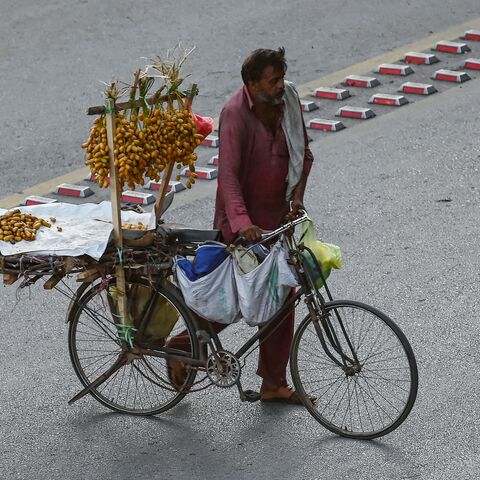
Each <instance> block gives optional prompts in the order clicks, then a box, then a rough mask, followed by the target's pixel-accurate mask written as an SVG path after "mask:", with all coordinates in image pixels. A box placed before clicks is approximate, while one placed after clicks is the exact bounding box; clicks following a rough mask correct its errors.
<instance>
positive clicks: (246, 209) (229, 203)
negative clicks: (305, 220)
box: [214, 86, 313, 243]
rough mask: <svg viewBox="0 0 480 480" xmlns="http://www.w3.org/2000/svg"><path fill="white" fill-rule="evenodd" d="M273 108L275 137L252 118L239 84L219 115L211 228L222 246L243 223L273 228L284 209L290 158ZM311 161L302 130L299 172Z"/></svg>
mask: <svg viewBox="0 0 480 480" xmlns="http://www.w3.org/2000/svg"><path fill="white" fill-rule="evenodd" d="M298 108H300V105H299V107H298ZM278 109H279V115H278V126H277V130H276V133H275V135H274V134H273V133H272V131H271V130H270V129H269V128H267V127H266V126H265V125H264V124H263V123H262V122H261V121H260V120H259V119H258V118H257V117H256V116H255V113H254V104H253V102H252V100H251V98H250V95H249V93H248V90H247V88H246V87H245V86H244V87H242V88H241V89H240V90H239V91H238V92H237V93H235V94H234V95H233V97H232V98H231V99H230V100H229V101H228V102H227V103H226V104H225V106H224V107H223V110H222V112H221V114H220V127H219V132H220V150H219V160H218V164H219V167H218V188H217V198H216V204H215V219H214V227H215V228H218V229H220V230H221V232H222V237H223V241H224V242H225V243H230V242H232V241H233V240H234V239H235V237H236V236H237V233H238V231H239V230H240V229H242V228H243V227H246V226H248V225H257V226H258V227H260V228H262V229H264V230H273V229H275V228H277V227H278V226H279V225H280V224H281V222H282V220H283V218H284V217H285V215H286V214H287V213H288V211H289V203H288V202H287V200H286V198H285V195H286V189H287V175H288V161H289V154H288V148H287V142H286V139H285V133H284V132H283V129H282V127H281V122H282V117H283V106H282V105H280V106H279V107H278ZM304 131H305V126H304ZM312 162H313V155H312V153H311V151H310V149H309V148H308V140H307V135H306V131H305V157H304V167H303V168H304V171H306V172H307V173H308V172H309V171H310V168H311V165H312Z"/></svg>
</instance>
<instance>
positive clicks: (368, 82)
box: [344, 75, 380, 88]
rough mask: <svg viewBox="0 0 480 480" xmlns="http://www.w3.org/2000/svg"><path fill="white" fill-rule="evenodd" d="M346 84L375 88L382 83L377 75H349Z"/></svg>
mask: <svg viewBox="0 0 480 480" xmlns="http://www.w3.org/2000/svg"><path fill="white" fill-rule="evenodd" d="M344 83H345V85H349V86H350V87H361V88H373V87H376V86H377V85H380V82H379V81H378V80H377V79H376V78H375V77H364V76H362V75H349V76H348V77H346V78H345V80H344Z"/></svg>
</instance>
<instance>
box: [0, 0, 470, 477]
mask: <svg viewBox="0 0 480 480" xmlns="http://www.w3.org/2000/svg"><path fill="white" fill-rule="evenodd" d="M317 3H318V2H317ZM340 3H341V2H340ZM412 3H413V2H412ZM303 4H304V5H305V8H304V9H302V11H300V10H299V8H298V6H297V7H295V8H293V7H291V6H289V4H287V2H276V4H275V5H265V6H263V7H258V8H259V9H260V10H259V12H258V15H256V16H255V17H254V16H253V15H252V13H251V11H252V9H251V8H248V5H242V6H241V7H240V6H239V5H238V6H234V5H233V3H232V5H225V4H220V3H218V5H217V4H215V5H210V6H209V8H208V9H205V10H203V12H198V6H197V4H196V3H194V2H177V3H176V5H177V8H176V10H174V9H173V7H169V6H168V4H166V2H165V6H163V5H162V15H163V18H165V17H166V16H167V12H168V10H169V9H171V12H172V15H173V13H174V14H175V15H176V17H175V18H178V19H179V23H178V26H177V27H176V28H174V25H173V23H172V22H169V24H171V26H169V27H168V26H166V28H169V29H171V31H168V32H167V31H165V30H164V29H163V28H162V29H160V28H158V24H159V23H160V22H161V21H162V18H161V16H160V15H159V16H158V18H157V17H156V16H155V15H153V14H152V11H154V10H153V9H154V8H158V7H156V5H155V4H154V2H151V3H150V2H143V3H140V4H138V3H137V4H135V6H130V5H128V6H127V3H126V2H125V3H123V2H116V4H115V5H116V7H115V9H112V8H109V7H111V4H109V3H107V2H105V3H102V5H103V6H102V7H100V6H93V5H94V4H93V2H84V3H81V2H78V3H73V2H72V4H71V5H69V6H68V8H67V6H65V3H64V2H49V3H44V4H43V5H42V7H40V6H39V5H37V6H35V7H31V6H28V3H27V2H24V3H22V2H15V3H13V2H10V3H7V2H2V4H1V6H2V8H5V9H8V11H9V13H10V15H9V16H8V18H9V20H8V21H7V19H6V16H5V15H1V16H0V27H1V28H0V32H1V34H0V35H2V40H3V36H4V35H7V37H6V38H7V39H8V41H2V42H1V44H0V45H1V47H0V68H1V73H2V75H1V76H0V82H1V83H0V87H1V88H0V91H1V92H2V93H1V94H2V99H1V101H2V105H4V106H6V107H7V108H6V109H5V110H4V111H6V112H9V114H8V116H2V121H1V123H0V131H1V133H2V135H1V138H0V147H1V148H0V152H1V153H0V161H1V164H2V166H4V168H6V169H7V174H5V175H3V176H2V178H1V179H0V186H1V189H2V190H1V192H2V196H3V193H5V194H7V193H9V192H13V191H15V188H16V187H15V186H13V180H14V178H17V177H18V176H20V181H21V182H23V183H22V185H31V184H33V183H35V182H36V181H39V180H41V179H46V178H49V176H52V172H53V170H54V168H57V167H58V168H59V169H60V170H62V171H63V172H65V171H68V170H69V169H71V168H77V166H78V162H79V161H80V159H81V153H80V152H79V151H78V148H77V144H78V143H79V142H80V140H81V139H82V138H83V136H84V132H85V131H86V129H87V128H88V127H87V126H86V124H85V119H84V117H82V116H81V114H80V113H79V111H80V110H81V109H79V108H78V105H82V108H83V106H84V104H90V103H92V102H93V103H98V102H97V96H96V95H95V94H94V93H92V92H93V90H94V89H93V88H88V85H94V83H95V82H96V80H97V79H98V78H102V79H105V77H106V75H110V74H111V72H112V71H113V70H115V69H118V68H119V65H121V66H123V67H124V68H125V70H124V72H119V75H121V74H126V73H127V72H128V71H130V70H132V69H133V68H134V67H135V66H136V65H137V63H136V62H135V58H138V57H140V56H141V55H145V54H146V53H145V50H147V49H148V50H149V51H151V52H152V53H156V50H155V47H156V45H157V43H164V42H166V41H169V42H170V43H173V42H175V41H176V40H177V38H178V31H179V30H181V31H185V32H188V35H190V36H191V38H185V37H184V38H185V41H190V40H192V41H194V42H195V43H196V44H197V45H198V46H199V49H198V51H199V53H198V60H195V61H194V63H192V69H193V70H194V71H195V72H196V73H197V71H199V70H200V71H202V72H203V73H200V74H199V75H200V77H199V78H200V79H201V80H203V79H204V80H203V83H204V85H205V87H204V88H203V89H202V92H203V93H204V94H205V98H204V99H203V100H202V99H199V103H200V102H203V103H202V107H203V108H204V109H205V113H211V114H214V113H215V111H216V110H218V108H219V106H220V105H221V103H222V102H223V100H224V97H225V95H228V93H230V92H231V91H232V90H233V89H234V88H235V87H236V85H238V83H237V84H236V85H235V87H234V85H233V84H234V82H236V81H238V80H237V74H236V72H237V71H238V64H239V62H240V59H241V58H242V57H243V55H244V53H246V52H248V51H249V50H250V49H252V48H254V47H256V46H258V45H259V44H260V43H261V44H267V43H268V44H273V45H277V44H284V45H285V46H286V47H287V52H290V53H289V57H290V58H292V59H294V58H297V59H298V60H296V61H294V62H291V63H290V65H291V69H290V72H291V73H290V75H291V77H292V78H294V79H295V80H296V81H297V83H302V82H303V81H307V80H310V79H312V78H315V77H316V76H319V72H315V69H316V68H318V63H316V64H315V67H313V66H312V65H313V63H312V58H313V53H312V52H311V50H313V52H314V54H315V56H316V59H318V58H321V64H322V72H320V75H321V74H322V73H327V72H331V71H334V70H336V69H338V68H341V67H343V66H346V65H348V64H349V63H353V62H357V61H359V60H361V59H364V58H368V57H370V56H371V55H373V54H375V53H381V52H382V51H384V50H388V49H390V48H393V47H396V46H400V45H402V44H404V43H406V42H409V41H412V40H413V39H415V38H422V37H424V36H426V35H427V34H428V31H430V30H432V31H435V30H438V29H443V28H446V27H448V26H450V25H453V24H456V23H461V22H463V21H465V20H468V18H469V17H472V16H473V17H478V16H479V11H478V10H479V9H478V6H477V5H476V3H475V2H456V3H453V2H452V3H450V2H415V4H414V5H408V3H407V2H396V3H395V4H394V5H393V4H392V5H384V4H383V3H381V2H370V3H369V4H368V5H360V4H359V3H358V2H344V3H341V4H340V5H338V4H334V3H333V2H332V3H330V2H324V4H323V5H324V7H323V8H324V9H325V10H321V9H320V7H319V6H318V5H317V4H314V3H313V2H303ZM95 5H96V4H95ZM172 5H173V3H172ZM252 5H253V3H252ZM215 6H217V7H218V8H214V7H215ZM427 7H428V8H427ZM100 8H101V9H102V11H99V10H98V9H100ZM103 13H104V15H103ZM313 13H315V15H314V14H313ZM426 14H428V17H427V18H426V19H425V15H426ZM107 15H108V16H107ZM128 17H130V18H128ZM182 22H184V23H183V25H182ZM355 22H357V23H355ZM166 23H167V22H165V24H166ZM87 25H88V27H87ZM31 26H34V28H30V27H31ZM70 27H74V28H70ZM154 27H155V28H154ZM162 27H163V24H162ZM287 28H289V29H290V30H289V34H288V35H284V32H285V30H286V29H287ZM374 29H378V32H377V35H376V36H375V35H373V34H372V30H374ZM69 31H70V34H69V33H68V32H69ZM72 31H74V32H75V35H73V34H72V33H71V32H72ZM45 32H48V33H45ZM119 32H121V34H120V33H119ZM145 32H152V33H151V35H152V37H153V36H155V38H151V37H149V38H148V41H147V40H146V41H144V42H143V43H142V42H138V38H141V39H142V40H143V39H145V37H146V34H145ZM245 32H254V33H252V34H248V35H245ZM261 32H263V34H262V33H261ZM140 33H141V35H140ZM14 34H15V35H14ZM245 37H246V38H245ZM375 37H379V38H381V40H380V41H379V40H378V38H377V41H375ZM240 38H241V39H242V41H241V42H240V41H239V39H240ZM47 40H48V41H47ZM74 40H75V41H74ZM103 40H106V42H105V43H106V47H105V48H106V50H108V52H106V54H105V55H104V56H103V55H101V54H100V53H99V48H100V47H99V46H100V42H101V41H103ZM307 40H308V42H307ZM313 40H315V41H313ZM312 42H313V43H312ZM145 44H147V45H146V46H145ZM307 44H308V45H309V48H310V47H311V45H310V44H312V45H314V46H315V48H314V49H311V48H310V50H308V52H309V53H308V54H306V53H305V56H304V55H303V52H306V51H307V49H306V48H305V46H306V45H307ZM119 45H121V46H123V48H121V47H120V48H119ZM363 46H364V47H365V48H362V47H363ZM127 47H128V48H127ZM147 47H148V48H147ZM329 49H330V50H329ZM334 53H335V55H334ZM337 53H338V57H337V56H336V55H337ZM19 54H20V56H17V55H19ZM147 54H148V52H147ZM21 58H22V59H23V60H24V61H20V59H21ZM104 58H106V59H107V60H105V59H104ZM125 58H128V59H129V60H128V61H126V62H127V63H122V61H123V62H125ZM63 59H70V63H66V61H64V60H63ZM207 63H208V65H209V67H208V69H205V68H203V70H202V68H201V65H205V64H207ZM217 68H218V71H219V72H222V73H219V74H218V77H215V74H213V72H215V71H217ZM115 71H118V70H115ZM202 75H203V77H202ZM33 76H35V78H36V79H37V81H36V82H32V77H33ZM40 79H41V81H40ZM92 79H95V80H92ZM214 79H216V81H215V82H212V81H211V80H214ZM199 83H200V86H202V81H199ZM212 84H214V86H212ZM69 85H70V89H69V90H68V91H67V87H68V86H69ZM13 86H15V89H18V90H17V91H18V92H19V93H18V94H17V95H16V96H14V95H11V94H10V92H11V90H12V88H13ZM10 87H12V88H10ZM85 92H88V94H87V93H85ZM40 94H41V95H40ZM479 94H480V81H479V80H473V81H471V82H468V83H466V84H465V85H462V86H459V87H457V88H452V89H450V90H448V91H446V92H444V93H442V95H438V96H432V97H431V98H428V99H425V100H423V101H422V102H418V103H415V104H413V105H410V106H409V107H408V108H403V107H402V108H401V109H397V110H395V111H393V112H392V113H389V114H386V115H383V116H382V117H381V119H377V120H376V121H375V122H373V121H372V122H370V121H367V122H364V123H363V124H361V125H359V126H357V127H355V128H352V129H348V130H346V131H344V132H342V134H341V136H340V135H336V134H334V135H332V136H329V137H324V138H322V139H321V140H320V141H316V142H314V143H313V144H312V149H313V152H314V155H315V157H316V163H315V165H314V169H313V171H312V174H311V177H310V182H309V187H308V192H307V198H306V202H307V205H308V207H309V211H310V214H311V216H312V217H313V218H314V219H316V221H317V230H318V232H320V236H321V238H322V239H324V240H325V241H330V242H333V243H336V244H338V245H340V246H341V247H342V250H343V253H344V258H345V266H344V268H343V269H342V270H340V271H338V272H335V273H334V274H333V275H332V277H331V280H330V286H331V288H332V290H333V292H334V295H335V296H336V297H337V298H352V299H356V300H361V301H364V302H366V303H371V304H373V305H375V306H377V307H378V308H380V309H381V310H384V311H385V312H386V313H388V314H389V315H390V316H391V317H392V318H393V319H394V320H395V321H396V322H397V323H398V324H399V325H400V326H401V328H402V329H403V330H404V332H405V333H406V335H407V336H408V338H409V339H410V341H411V343H412V346H413V348H414V351H415V352H416V355H417V360H418V364H419V373H420V390H419V396H418V399H417V403H416V405H415V407H414V410H413V411H412V413H411V415H410V417H409V418H408V419H407V421H406V422H405V423H404V424H403V425H402V426H401V427H400V428H399V429H398V430H397V431H396V432H394V433H392V434H390V435H388V436H387V437H384V438H382V439H379V440H376V441H372V442H358V441H349V440H345V439H342V438H338V437H336V436H335V435H333V434H331V433H330V432H328V431H326V430H325V429H323V428H322V427H321V426H320V425H318V424H317V423H316V422H315V421H314V420H313V419H312V418H311V417H310V416H309V414H308V413H307V412H306V411H304V410H303V409H302V408H282V407H278V406H277V407H272V406H268V407H267V406H265V405H261V404H242V403H241V402H240V401H239V400H238V398H237V396H236V392H235V391H234V390H227V391H221V390H218V389H211V390H209V391H207V392H205V393H200V394H195V395H193V396H192V397H191V398H187V399H186V400H184V401H183V402H182V403H181V404H180V405H179V406H178V407H176V408H175V409H173V410H171V411H170V412H168V413H167V414H165V415H163V416H159V417H156V418H131V417H126V416H121V415H116V414H112V413H110V412H108V411H107V410H105V409H104V408H103V407H102V406H101V405H100V404H97V403H96V402H95V401H94V400H93V399H91V398H85V399H83V400H81V401H79V402H78V403H77V404H75V405H74V406H73V407H69V406H68V405H67V403H66V402H67V400H68V399H69V398H71V396H73V395H74V394H75V393H76V392H77V391H78V389H79V387H80V384H79V382H78V381H77V379H76V378H75V376H74V374H73V371H72V369H71V367H70V365H69V359H68V352H67V348H66V326H65V325H64V323H63V319H64V312H65V310H66V306H67V301H66V300H64V299H63V298H61V297H60V296H59V295H57V294H54V293H52V292H44V291H43V290H42V289H41V286H36V287H33V288H32V289H31V290H30V291H19V292H17V291H16V290H15V287H5V288H2V289H1V290H0V305H2V307H1V312H0V325H1V331H2V336H1V340H0V341H1V344H2V349H1V350H0V365H1V371H2V375H1V376H0V392H1V393H0V406H1V409H0V438H1V439H2V440H1V443H0V465H1V468H0V471H1V472H2V477H3V478H6V479H9V480H10V479H15V480H16V479H28V480H30V479H39V478H49V479H57V478H58V479H78V478H82V479H83V478H84V479H93V478H105V479H117V478H118V479H127V478H135V477H137V478H145V479H150V478H162V479H163V478H172V479H173V478H175V479H190V478H195V479H196V478H198V479H207V478H208V479H219V480H223V479H225V478H229V479H239V480H240V479H242V480H243V479H247V478H254V479H257V478H276V479H277V478H278V479H301V480H303V479H324V478H338V479H350V478H355V479H358V480H363V479H365V480H366V479H371V478H378V479H382V480H383V479H385V480H389V479H407V478H416V479H417V478H418V479H421V480H427V479H436V480H437V479H440V480H443V479H445V480H446V479H452V478H454V479H457V478H458V479H462V480H463V479H473V478H477V477H478V475H479V473H480V467H479V465H478V461H477V458H478V454H479V453H480V452H479V450H480V448H479V441H478V436H479V431H478V424H479V420H480V418H479V413H478V398H479V395H480V391H479V387H478V375H477V373H476V371H477V370H478V368H477V365H478V363H479V361H480V357H479V354H478V353H477V349H478V341H479V339H480V327H479V324H478V321H477V317H478V313H479V307H478V303H477V298H478V295H479V288H478V280H479V273H478V272H479V271H480V270H479V266H480V265H479V263H480V261H479V257H478V254H477V253H478V247H479V242H478V238H479V233H480V232H479V230H480V227H479V225H480V222H479V208H478V207H479V187H478V185H479V176H480V172H479V168H478V164H479V161H480V151H479V148H478V125H477V124H478V108H479V106H478V98H479ZM15 98H16V101H17V102H20V104H21V105H22V108H15V106H16V105H17V103H15ZM54 98H55V99H56V100H57V102H58V103H57V105H58V104H59V105H60V107H59V109H54V108H53V107H52V102H53V99H54ZM41 99H44V100H42V101H41V102H40V100H41ZM37 101H38V102H40V103H38V104H37V103H35V102H37ZM34 105H37V107H36V108H33V106H34ZM27 107H29V108H28V109H27ZM26 111H28V112H29V115H25V112H26ZM55 112H59V113H58V115H55ZM23 126H24V127H25V129H26V130H23ZM26 132H28V134H27V133H26ZM52 132H53V133H52ZM14 140H15V142H17V143H15V142H13V141H14ZM12 142H13V143H12ZM14 146H15V148H18V147H22V148H21V149H20V150H18V151H16V152H14V151H13V148H14ZM62 155H63V157H62ZM12 169H13V172H14V173H15V175H13V174H12ZM8 172H10V173H8ZM58 173H62V172H58ZM173 207H174V208H172V209H171V211H169V213H168V216H169V218H170V219H175V220H176V221H182V222H183V223H186V224H189V225H192V226H199V227H205V226H206V225H209V224H210V222H211V218H212V215H213V197H212V196H211V195H210V196H208V195H203V196H202V195H199V196H198V197H196V198H195V201H194V202H193V203H191V204H185V205H181V206H179V207H175V205H174V206H173ZM246 333H247V329H246V327H241V326H238V327H233V329H232V330H231V331H229V332H227V333H226V335H227V337H226V338H227V341H228V342H232V343H234V344H236V343H238V342H240V339H241V337H242V335H244V334H246ZM254 368H255V358H252V359H251V361H250V362H248V363H247V369H246V372H245V381H244V383H245V385H247V386H250V387H255V386H257V385H258V381H257V379H256V377H255V376H254V374H253V372H254Z"/></svg>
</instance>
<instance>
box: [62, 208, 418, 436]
mask: <svg viewBox="0 0 480 480" xmlns="http://www.w3.org/2000/svg"><path fill="white" fill-rule="evenodd" d="M307 220H309V218H308V216H307V214H306V213H305V212H303V214H302V215H301V216H300V217H299V218H296V219H295V220H292V221H290V222H288V223H286V224H285V225H283V226H281V227H280V228H278V229H277V230H275V231H274V232H271V233H269V234H267V235H265V236H264V237H263V238H262V240H261V241H260V242H259V243H266V242H271V241H272V240H273V239H276V238H279V236H281V235H282V236H283V238H284V242H285V245H286V248H287V249H288V253H289V263H290V265H291V267H292V269H293V270H294V271H295V273H296V276H297V279H298V283H299V285H300V286H299V287H298V289H297V291H296V292H295V293H294V294H293V295H291V296H290V297H289V298H288V299H287V301H286V302H285V304H284V305H283V307H282V308H281V309H280V310H279V311H278V312H277V313H275V314H274V315H273V316H272V317H271V318H270V319H269V320H268V321H267V322H266V323H265V324H264V325H262V326H261V327H260V328H259V330H258V331H256V333H255V334H253V335H252V336H251V337H250V338H249V339H248V340H247V341H246V342H245V343H244V344H243V345H242V346H241V347H240V348H239V349H238V350H237V351H236V352H234V353H232V352H229V351H228V350H226V349H224V348H223V345H222V342H221V340H220V338H219V337H218V335H217V334H216V333H215V331H214V330H213V329H212V328H211V325H210V324H209V323H208V322H204V321H200V320H199V319H198V317H196V315H194V314H193V312H192V311H191V310H190V309H189V308H188V307H187V306H186V304H185V302H184V300H183V297H182V295H181V293H180V291H179V290H178V288H177V287H176V286H175V285H174V284H173V283H172V282H171V280H170V278H171V275H172V265H173V260H172V262H170V263H168V262H166V263H167V264H166V265H165V266H164V269H163V271H162V273H161V274H160V275H156V276H153V277H151V278H148V277H147V276H142V275H138V274H136V273H135V271H133V270H132V271H130V272H129V273H128V274H127V292H126V293H127V298H130V297H129V295H130V294H131V292H133V291H135V289H138V288H144V289H148V291H149V297H148V301H147V302H146V303H145V306H144V308H143V310H142V314H141V315H140V322H139V323H138V324H137V326H136V327H137V331H136V332H135V335H134V337H133V339H132V342H131V343H130V344H129V343H128V342H126V341H125V340H124V339H121V336H120V335H119V331H118V325H117V324H116V322H115V317H116V314H115V302H114V292H115V288H114V287H115V278H114V277H112V276H110V277H108V276H107V277H105V278H101V279H99V280H98V281H97V282H96V283H94V284H91V285H82V286H81V287H80V288H79V290H78V291H77V293H76V294H75V297H74V298H73V299H72V302H71V304H70V307H69V310H68V313H67V322H68V323H69V334H68V343H69V352H70V358H71V360H72V364H73V367H74V370H75V372H76V374H77V376H78V377H79V379H80V381H81V382H82V384H83V385H84V387H85V388H84V389H83V390H82V392H80V393H79V394H78V395H76V396H75V397H74V398H73V399H72V400H71V401H70V403H73V402H74V401H76V400H78V399H79V398H81V397H82V396H84V395H86V394H90V395H92V396H93V397H94V398H96V400H98V401H99V402H100V403H102V404H103V405H105V406H106V407H108V408H110V409H112V410H114V411H118V412H123V413H129V414H133V415H155V414H159V413H162V412H165V411H166V410H168V409H170V408H172V407H173V406H175V405H176V404H177V403H178V402H179V401H180V400H181V399H182V398H184V397H185V395H187V394H188V393H191V392H194V391H198V390H199V389H203V388H207V387H208V386H210V385H217V386H219V387H223V388H228V387H234V386H236V387H237V388H238V390H239V393H240V398H241V399H242V400H243V401H255V400H257V399H258V394H257V395H256V394H255V393H254V392H251V391H244V390H243V388H242V385H241V381H240V379H241V370H242V366H241V359H242V358H243V357H244V356H245V355H246V354H247V352H249V350H250V349H251V348H252V347H253V346H254V344H255V343H256V342H257V340H259V339H261V338H263V336H264V335H265V334H266V332H268V331H271V329H272V328H275V325H277V324H278V322H280V321H281V320H282V318H283V317H284V316H285V313H286V312H287V311H288V310H289V309H290V308H291V307H292V306H294V305H296V304H298V303H299V302H300V301H302V300H303V302H304V303H305V305H306V307H307V310H308V313H307V315H306V316H305V318H304V319H303V321H301V323H300V325H299V326H298V328H297V329H296V332H295V334H294V337H293V342H292V347H291V352H290V369H291V376H292V380H293V384H294V387H295V390H296V392H297V394H298V395H299V397H300V398H301V400H302V403H303V404H304V406H305V407H306V409H307V410H308V412H309V413H310V414H311V415H312V416H313V417H314V418H315V419H316V420H317V421H318V422H319V423H320V424H321V425H323V426H324V427H325V428H327V429H328V430H330V431H332V432H334V433H336V434H339V435H341V436H344V437H350V438H360V439H373V438H377V437H380V436H382V435H386V434H387V433H389V432H391V431H393V430H394V429H396V428H397V427H398V426H400V425H401V424H402V422H403V421H404V420H405V419H406V418H407V416H408V414H409V413H410V411H411V409H412V407H413V404H414V402H415V398H416V394H417V389H418V371H417V365H416V360H415V356H414V353H413V350H412V348H411V346H410V344H409V342H408V340H407V338H406V337H405V335H404V334H403V332H402V331H401V330H400V328H399V327H398V326H397V325H396V324H395V323H394V322H393V321H392V320H391V319H390V318H389V317H388V316H386V315H385V314H384V313H382V312H380V311H379V310H377V309H375V308H374V307H371V306H369V305H366V304H363V303H360V302H356V301H351V300H333V298H332V295H331V292H330V290H329V288H328V286H327V283H326V279H325V278H323V275H322V273H321V268H320V265H318V262H317V261H316V259H315V257H314V256H313V253H312V252H311V251H310V250H309V249H308V248H307V247H305V246H304V245H303V243H301V242H298V241H297V240H296V239H295V237H294V235H292V234H288V232H292V230H293V229H294V228H295V226H296V225H298V224H300V223H302V222H304V221H307ZM162 228H163V230H162V229H160V232H157V235H159V236H160V238H161V239H162V242H163V243H162V247H161V248H163V249H164V253H165V255H164V256H165V258H170V259H173V257H174V255H176V254H179V253H180V254H182V253H183V254H184V255H194V252H195V248H196V247H197V246H198V245H200V244H202V243H203V242H205V241H206V240H209V239H212V238H213V237H214V233H215V232H214V231H212V232H206V235H205V234H201V235H200V234H199V232H195V231H188V230H187V231H185V230H183V231H181V230H176V229H168V228H165V227H162ZM285 234H286V235H285ZM207 237H208V238H207ZM157 248H158V246H157ZM306 252H310V254H311V255H312V257H313V259H314V265H313V267H316V268H312V263H311V262H310V263H309V262H308V261H307V257H306V255H305V253H306ZM319 272H320V273H319ZM318 275H320V277H321V279H322V281H323V286H324V288H325V293H326V296H327V300H326V299H325V298H324V296H323V295H322V294H321V293H320V291H319V289H318V288H317V281H318V279H319V278H318ZM159 301H161V302H163V304H167V303H168V305H170V306H171V307H173V309H174V311H175V315H176V316H177V317H178V319H177V321H176V323H175V326H174V328H173V329H172V330H171V332H170V333H169V335H168V336H167V337H166V338H165V339H160V341H157V342H156V343H155V341H153V343H152V339H151V338H149V336H148V335H147V334H146V333H145V332H146V331H147V329H148V324H149V323H151V322H152V315H151V313H152V311H154V309H155V302H159ZM269 329H270V330H269ZM179 332H181V336H180V337H179ZM172 338H177V339H178V338H181V342H183V348H182V349H180V348H178V345H177V348H174V347H172V345H171V342H170V339H172ZM154 340H155V339H154ZM157 340H158V339H157ZM177 343H178V341H177ZM174 361H176V362H181V363H182V365H183V366H184V367H185V369H186V372H185V379H184V382H183V384H181V385H178V384H175V382H173V381H172V378H171V375H170V373H171V372H170V369H169V366H170V365H171V363H172V362H174ZM197 376H199V377H200V379H199V380H197Z"/></svg>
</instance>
